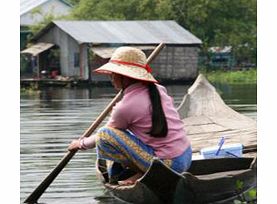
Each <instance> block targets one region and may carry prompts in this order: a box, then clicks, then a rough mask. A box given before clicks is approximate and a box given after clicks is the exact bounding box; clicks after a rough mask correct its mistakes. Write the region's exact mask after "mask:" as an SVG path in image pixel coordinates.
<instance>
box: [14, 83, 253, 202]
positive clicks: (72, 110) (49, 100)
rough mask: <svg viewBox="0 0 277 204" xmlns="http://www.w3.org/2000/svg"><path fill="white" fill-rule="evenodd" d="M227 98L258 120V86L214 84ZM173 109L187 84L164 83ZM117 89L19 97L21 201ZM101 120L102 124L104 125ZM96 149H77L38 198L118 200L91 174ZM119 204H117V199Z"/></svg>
mask: <svg viewBox="0 0 277 204" xmlns="http://www.w3.org/2000/svg"><path fill="white" fill-rule="evenodd" d="M216 87H217V89H218V90H219V92H221V93H222V94H221V96H222V97H223V98H224V100H225V102H226V103H227V104H229V105H230V106H231V107H232V108H234V109H235V110H237V111H239V112H242V113H244V114H246V115H248V116H250V117H252V118H254V119H256V109H257V107H256V101H257V100H256V86H253V85H252V86H251V85H247V86H237V85H236V86H227V85H216ZM167 88H168V92H169V94H170V95H171V96H172V97H173V98H174V102H175V106H176V107H177V106H178V105H179V104H180V102H181V100H182V98H183V96H184V94H185V92H186V91H187V89H188V86H168V87H167ZM115 94H116V92H115V91H114V89H113V88H112V87H97V88H87V89H86V88H72V89H68V88H45V89H42V90H41V91H40V93H39V94H35V95H22V96H21V99H20V126H21V130H20V133H21V135H20V144H21V145H20V152H21V154H20V168H21V171H20V175H21V185H20V191H21V195H20V197H21V202H23V200H24V199H25V198H26V197H27V196H28V195H29V194H30V193H31V192H32V191H33V190H34V189H35V188H36V187H37V186H38V185H39V184H40V183H41V181H42V180H43V179H44V178H45V177H46V176H47V175H48V174H49V172H50V171H51V170H52V169H53V168H54V167H55V166H56V165H57V164H58V163H59V161H60V160H61V158H62V157H63V156H64V155H65V153H66V148H67V145H68V143H69V142H70V141H71V140H72V139H75V138H78V137H79V136H81V135H82V134H83V133H84V131H85V130H86V129H87V128H88V127H89V126H90V124H91V122H93V121H94V120H95V119H96V117H97V116H98V115H99V114H100V112H101V111H102V110H103V109H104V108H105V107H106V106H107V105H108V103H109V102H110V101H111V100H112V98H113V97H114V96H115ZM105 122H106V121H104V122H103V123H105ZM95 157H96V155H95V150H89V151H84V152H81V151H80V152H78V153H77V154H76V155H75V156H74V158H73V159H72V160H71V161H70V162H69V164H68V166H67V167H66V168H64V170H63V171H62V172H61V173H60V174H59V176H58V177H57V178H56V179H55V181H54V182H53V183H52V184H51V185H50V187H49V188H48V189H47V191H46V192H45V193H44V194H43V195H42V197H41V198H40V200H39V201H40V202H42V203H49V204H50V203H68V204H71V203H72V204H76V203H83V204H86V203H116V201H114V200H110V199H109V198H106V197H102V199H101V201H98V200H96V199H95V198H96V197H99V196H102V195H103V188H102V185H101V183H100V181H99V180H98V179H97V178H96V175H95V164H94V162H95ZM117 203H118V202H117Z"/></svg>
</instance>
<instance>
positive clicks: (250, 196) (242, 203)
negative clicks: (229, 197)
mask: <svg viewBox="0 0 277 204" xmlns="http://www.w3.org/2000/svg"><path fill="white" fill-rule="evenodd" d="M243 185H244V183H243V182H242V181H240V180H237V181H236V189H237V191H238V192H241V190H242V189H243ZM256 201H257V189H256V188H252V189H250V190H248V191H247V192H245V193H243V194H241V195H240V196H239V198H238V199H235V200H234V201H233V203H234V204H248V203H249V204H254V203H256Z"/></svg>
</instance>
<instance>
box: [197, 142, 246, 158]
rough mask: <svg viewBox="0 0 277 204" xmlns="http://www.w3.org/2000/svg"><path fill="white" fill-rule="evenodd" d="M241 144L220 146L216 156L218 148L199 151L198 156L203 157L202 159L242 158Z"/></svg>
mask: <svg viewBox="0 0 277 204" xmlns="http://www.w3.org/2000/svg"><path fill="white" fill-rule="evenodd" d="M242 147H243V146H242V144H240V143H235V144H227V145H222V147H221V149H220V151H219V152H218V155H216V153H217V151H218V148H219V146H214V147H206V148H202V149H201V150H200V154H201V155H203V157H204V159H210V158H222V157H242Z"/></svg>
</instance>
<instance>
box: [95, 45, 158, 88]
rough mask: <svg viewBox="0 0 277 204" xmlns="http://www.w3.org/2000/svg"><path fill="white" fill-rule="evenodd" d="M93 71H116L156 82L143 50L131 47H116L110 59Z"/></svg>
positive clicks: (108, 72)
mask: <svg viewBox="0 0 277 204" xmlns="http://www.w3.org/2000/svg"><path fill="white" fill-rule="evenodd" d="M95 72H97V73H101V74H111V73H116V74H121V75H123V76H127V77H130V78H133V79H137V80H142V81H149V82H154V83H156V82H157V80H156V79H155V78H154V77H153V76H152V74H151V72H152V70H151V67H150V66H149V65H148V64H147V59H146V55H145V54H144V52H143V51H141V50H140V49H137V48H133V47H119V48H117V49H116V50H115V51H114V53H113V54H112V57H111V59H110V61H109V62H108V63H106V64H104V65H103V66H101V67H100V68H98V69H96V70H95Z"/></svg>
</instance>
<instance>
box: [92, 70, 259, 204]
mask: <svg viewBox="0 0 277 204" xmlns="http://www.w3.org/2000/svg"><path fill="white" fill-rule="evenodd" d="M178 112H179V114H180V116H181V118H182V120H183V122H184V125H185V130H186V132H187V135H188V137H189V138H190V140H191V143H192V149H193V153H194V155H195V154H197V153H198V152H199V151H200V149H201V148H204V147H207V146H215V145H217V144H218V141H219V139H220V138H221V137H222V136H224V137H225V143H227V144H230V143H241V144H242V145H243V147H244V152H247V151H251V152H252V154H253V153H254V157H245V155H244V157H241V158H217V159H206V160H204V159H200V160H194V161H192V165H191V167H190V169H189V170H188V171H187V172H183V173H182V174H178V173H176V172H174V171H172V170H171V169H169V168H167V167H166V166H165V165H164V164H163V163H162V162H161V161H160V160H158V159H154V161H153V162H152V165H151V167H150V168H149V170H148V171H147V172H146V173H145V175H144V176H143V177H142V178H141V179H139V180H138V182H137V183H136V184H134V185H131V186H120V185H111V184H109V182H108V181H109V179H108V176H107V174H106V173H105V172H106V169H105V168H103V166H105V161H104V160H99V162H98V163H97V169H98V174H99V175H100V178H101V179H102V182H103V183H104V186H105V188H106V189H107V192H108V193H109V194H111V195H112V196H114V197H116V198H119V199H121V200H124V201H127V202H130V203H178V204H179V203H186V204H187V203H189V204H190V203H196V204H201V203H228V202H229V201H230V200H233V199H234V198H236V197H237V196H239V195H240V194H241V193H243V192H245V191H247V190H248V189H250V188H252V187H255V186H256V179H257V173H256V172H257V169H256V168H257V166H256V164H257V161H256V156H255V155H256V150H257V139H256V136H257V129H256V121H254V120H253V119H251V118H248V117H246V116H244V115H242V114H240V113H238V112H236V111H234V110H233V109H231V108H230V107H229V106H227V105H226V104H225V103H224V101H223V100H222V99H221V97H220V96H219V94H218V93H217V92H216V90H215V88H214V87H213V86H212V85H211V84H210V83H209V82H208V81H207V80H206V79H205V77H204V76H203V75H201V74H200V75H199V76H198V78H197V79H196V81H195V82H194V84H193V85H192V86H191V87H190V88H189V89H188V92H187V94H186V95H185V96H184V99H183V101H182V103H181V104H180V106H179V107H178ZM252 156H253V155H252ZM129 173H130V172H129ZM128 176H130V174H129V175H127V174H125V175H122V177H121V178H119V180H123V179H126V177H128ZM237 182H242V184H243V186H242V188H238V187H237V185H236V183H237Z"/></svg>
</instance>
